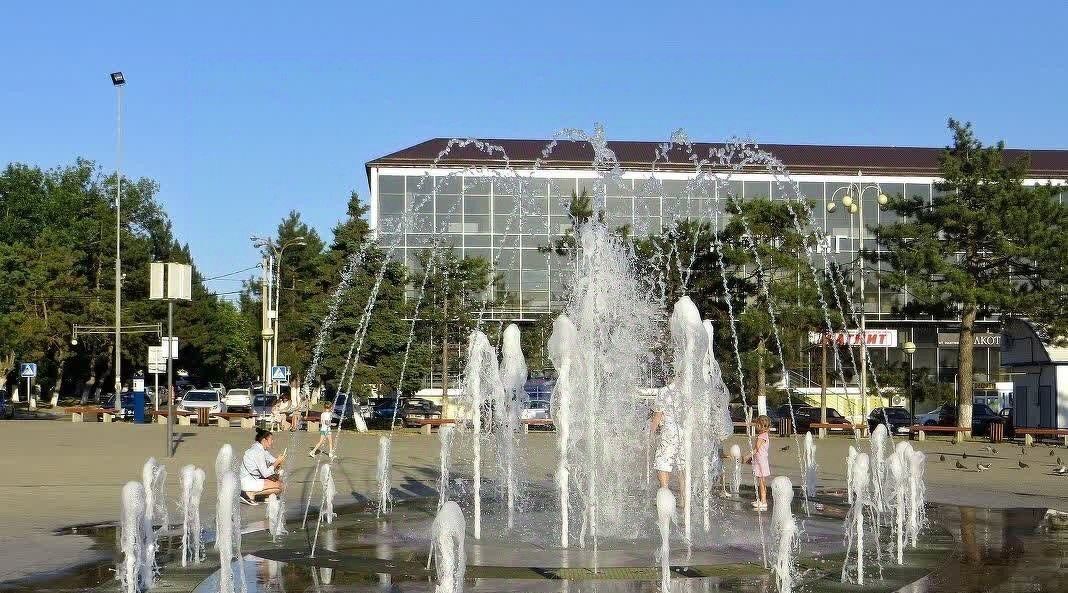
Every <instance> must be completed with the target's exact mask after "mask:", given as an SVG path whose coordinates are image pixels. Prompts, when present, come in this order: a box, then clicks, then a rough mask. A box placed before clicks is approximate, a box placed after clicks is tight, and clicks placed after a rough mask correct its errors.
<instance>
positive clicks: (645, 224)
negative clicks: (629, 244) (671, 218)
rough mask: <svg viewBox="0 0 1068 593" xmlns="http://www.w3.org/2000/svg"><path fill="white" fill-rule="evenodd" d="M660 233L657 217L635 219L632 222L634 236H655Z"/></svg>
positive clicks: (659, 223)
mask: <svg viewBox="0 0 1068 593" xmlns="http://www.w3.org/2000/svg"><path fill="white" fill-rule="evenodd" d="M660 232H661V222H660V217H659V216H648V217H642V218H637V219H635V221H634V234H635V235H637V236H639V237H645V236H648V235H656V234H659V233H660Z"/></svg>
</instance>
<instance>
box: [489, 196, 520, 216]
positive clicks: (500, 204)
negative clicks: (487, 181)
mask: <svg viewBox="0 0 1068 593" xmlns="http://www.w3.org/2000/svg"><path fill="white" fill-rule="evenodd" d="M516 202H517V200H516V199H515V198H514V197H512V196H497V195H494V196H493V213H494V214H513V213H514V214H519V204H517V203H516Z"/></svg>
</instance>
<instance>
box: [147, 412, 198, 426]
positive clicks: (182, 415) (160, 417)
mask: <svg viewBox="0 0 1068 593" xmlns="http://www.w3.org/2000/svg"><path fill="white" fill-rule="evenodd" d="M167 415H168V412H167V410H158V411H155V412H152V418H154V419H155V421H156V423H157V424H166V423H167ZM174 417H175V421H176V422H177V423H178V426H192V425H193V418H195V417H196V414H194V413H192V412H182V411H180V410H175V411H174Z"/></svg>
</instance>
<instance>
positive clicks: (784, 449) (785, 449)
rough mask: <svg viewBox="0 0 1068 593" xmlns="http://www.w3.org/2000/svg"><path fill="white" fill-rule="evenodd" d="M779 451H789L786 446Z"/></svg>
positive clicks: (788, 447)
mask: <svg viewBox="0 0 1068 593" xmlns="http://www.w3.org/2000/svg"><path fill="white" fill-rule="evenodd" d="M779 450H780V451H789V450H790V445H786V446H785V447H782V448H780V449H779Z"/></svg>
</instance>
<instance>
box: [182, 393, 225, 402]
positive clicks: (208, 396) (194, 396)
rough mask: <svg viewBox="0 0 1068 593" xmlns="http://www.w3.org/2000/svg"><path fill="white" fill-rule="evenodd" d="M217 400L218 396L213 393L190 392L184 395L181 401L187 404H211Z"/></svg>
mask: <svg viewBox="0 0 1068 593" xmlns="http://www.w3.org/2000/svg"><path fill="white" fill-rule="evenodd" d="M218 400H219V394H218V393H215V392H214V391H190V392H189V393H187V394H185V398H184V399H183V401H187V402H213V401H218Z"/></svg>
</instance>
